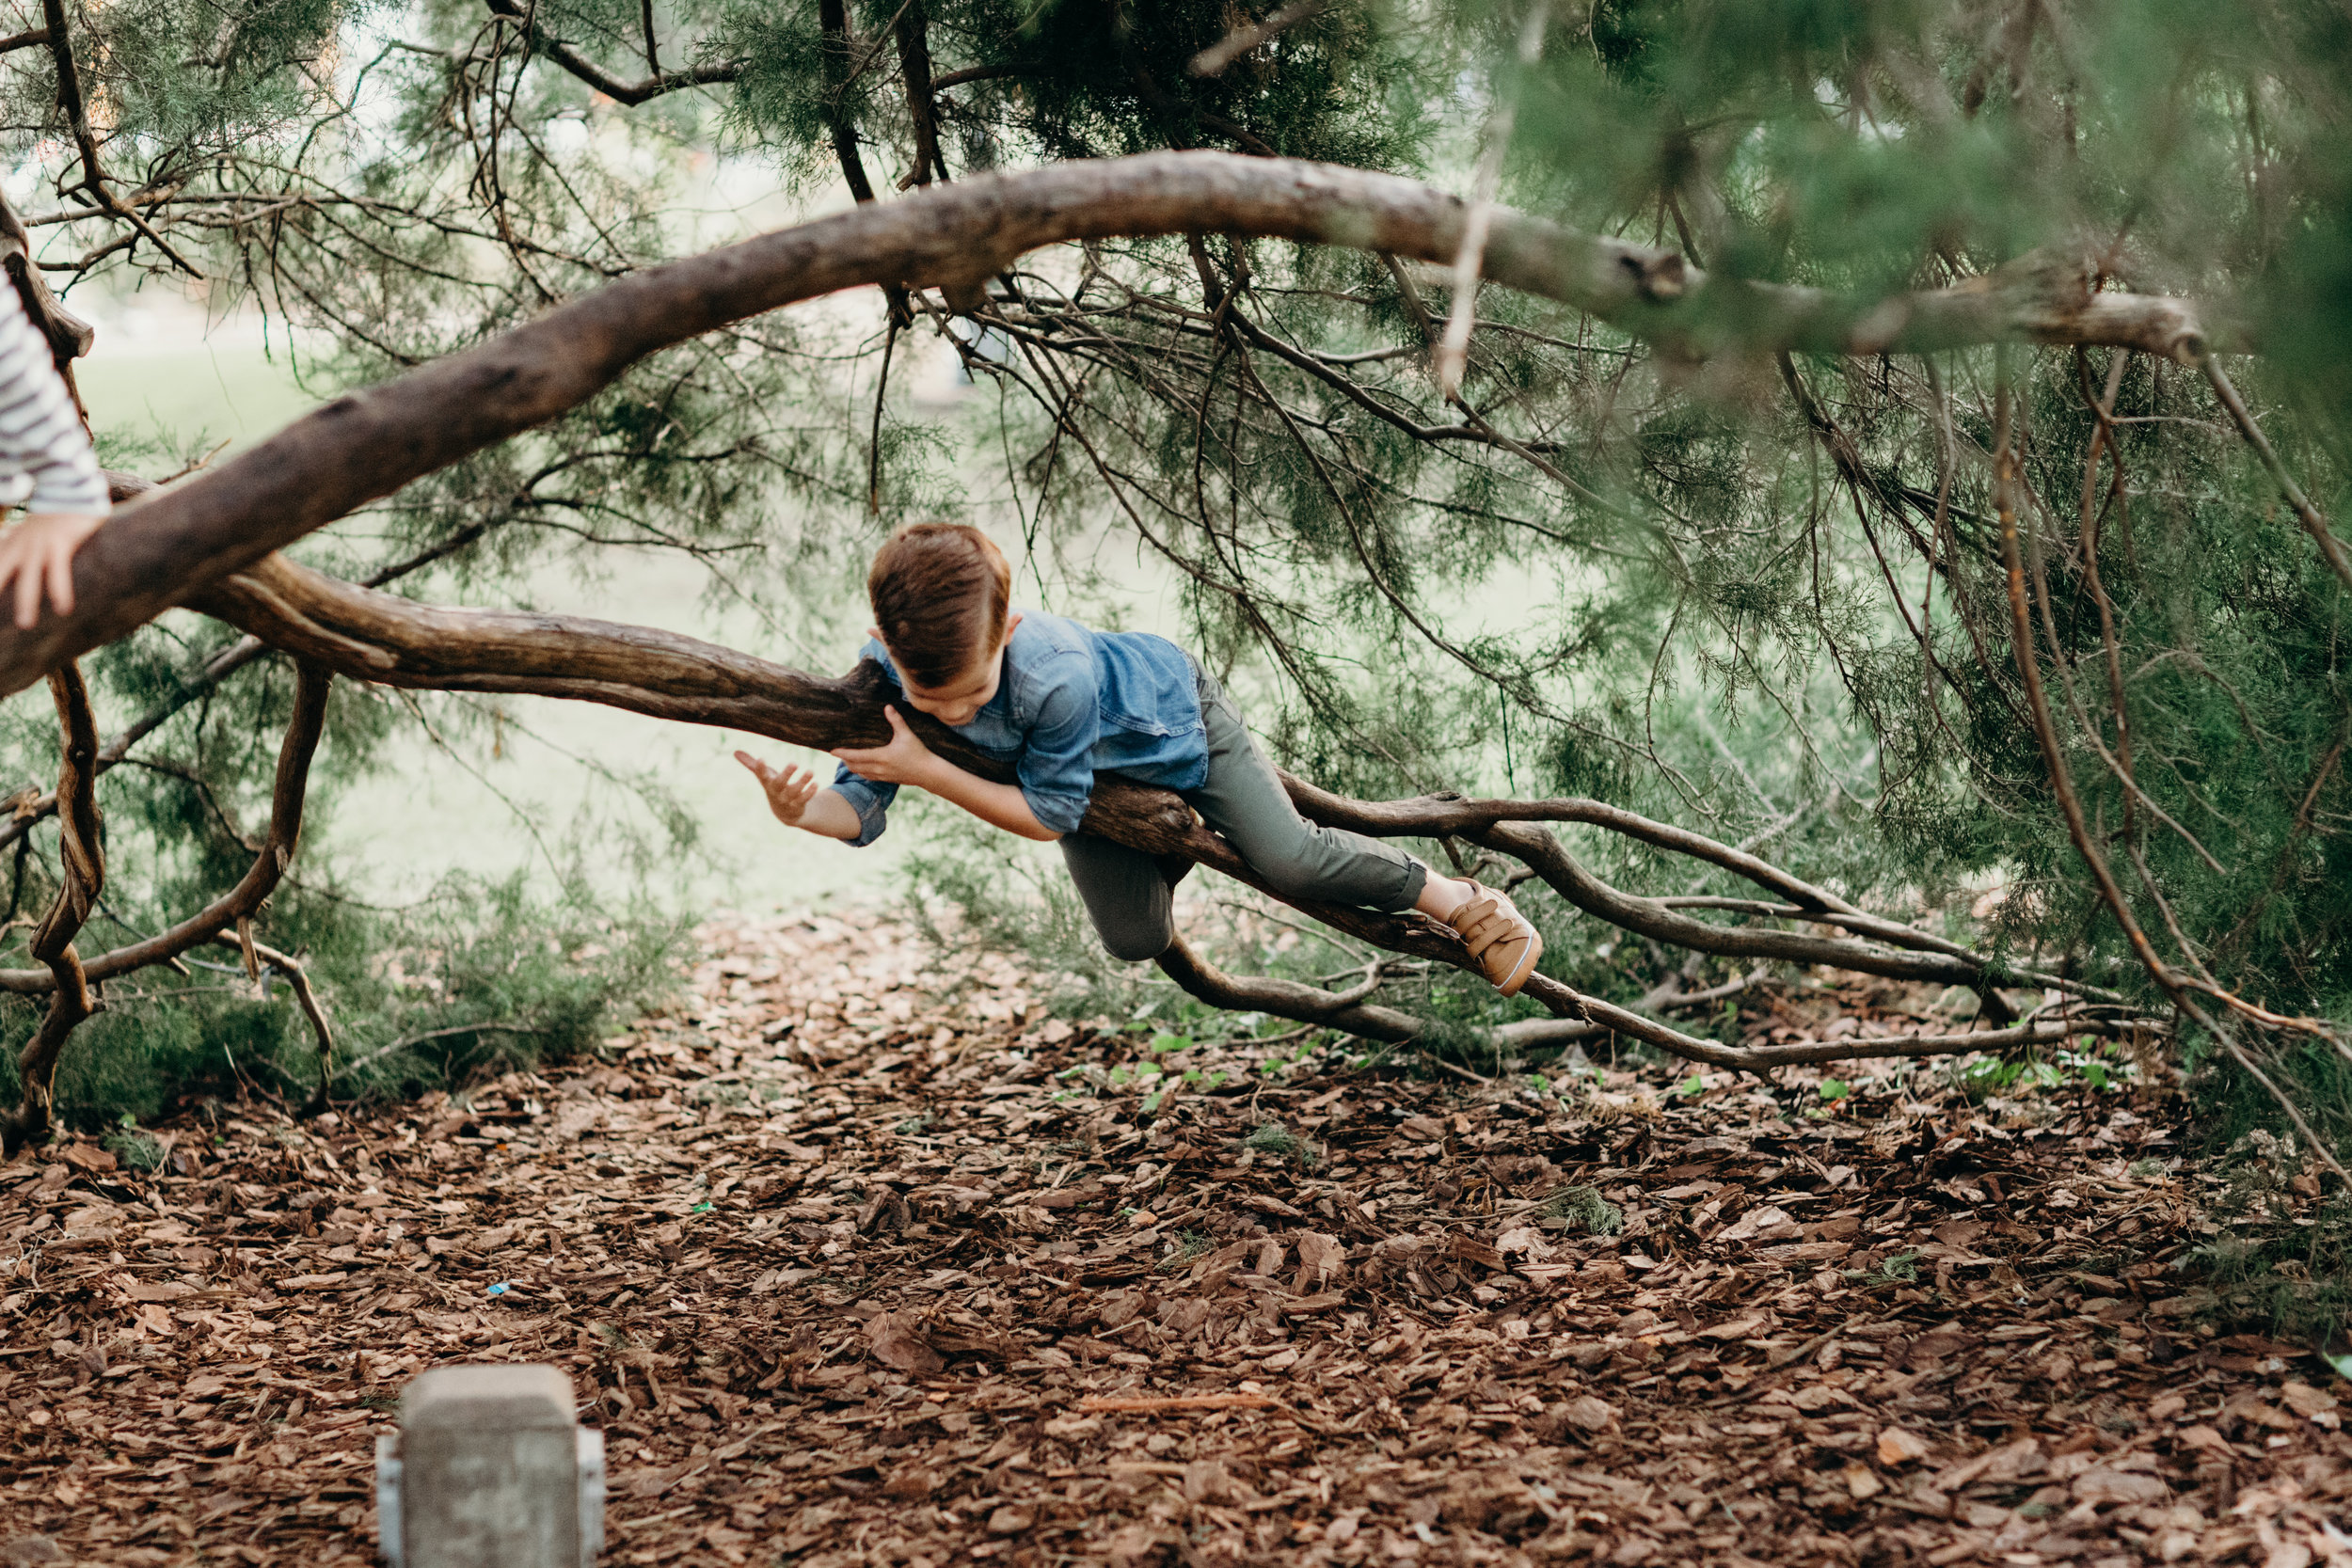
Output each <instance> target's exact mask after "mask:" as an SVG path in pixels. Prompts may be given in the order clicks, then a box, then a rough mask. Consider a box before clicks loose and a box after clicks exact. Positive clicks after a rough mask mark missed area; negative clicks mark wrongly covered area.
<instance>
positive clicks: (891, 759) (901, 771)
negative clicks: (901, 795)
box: [833, 707, 939, 784]
mask: <svg viewBox="0 0 2352 1568" xmlns="http://www.w3.org/2000/svg"><path fill="white" fill-rule="evenodd" d="M882 717H883V718H885V719H887V720H889V721H890V744H888V745H887V746H876V747H872V748H869V749H866V750H859V749H857V748H855V747H849V746H844V747H842V748H841V749H840V750H838V751H836V752H834V753H833V754H834V757H835V758H837V759H838V760H840V761H842V762H845V763H847V764H849V767H850V771H851V772H852V773H855V774H856V775H858V777H860V778H862V779H871V780H873V781H874V782H875V783H876V784H922V783H924V782H925V781H926V780H927V779H929V778H930V776H931V773H932V770H933V769H934V768H937V767H938V766H939V758H938V755H937V754H936V753H935V752H932V751H931V749H930V747H929V746H926V745H924V744H923V743H922V742H921V741H920V740H917V739H916V738H915V737H914V731H913V730H911V729H908V728H907V721H905V720H903V719H901V718H899V717H898V709H897V708H895V707H884V708H883V709H882Z"/></svg>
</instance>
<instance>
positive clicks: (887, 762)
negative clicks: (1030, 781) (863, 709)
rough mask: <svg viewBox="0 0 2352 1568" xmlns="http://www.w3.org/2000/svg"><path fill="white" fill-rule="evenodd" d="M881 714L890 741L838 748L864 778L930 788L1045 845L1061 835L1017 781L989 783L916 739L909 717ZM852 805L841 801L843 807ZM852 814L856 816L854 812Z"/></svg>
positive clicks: (996, 824)
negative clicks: (887, 723)
mask: <svg viewBox="0 0 2352 1568" xmlns="http://www.w3.org/2000/svg"><path fill="white" fill-rule="evenodd" d="M882 717H884V718H886V719H888V720H889V721H890V743H889V744H888V745H886V746H877V747H873V748H871V749H870V750H858V749H853V748H847V747H845V748H843V749H842V750H840V751H837V752H834V756H836V757H838V758H839V759H840V760H841V761H842V762H843V763H845V764H846V765H848V766H849V768H850V769H851V770H853V771H854V772H856V773H857V774H858V775H859V776H860V777H862V778H867V779H871V780H873V781H874V782H875V783H876V784H913V785H914V786H915V787H916V788H918V789H927V790H930V792H931V793H932V794H933V795H936V796H938V797H939V798H940V799H941V800H948V801H952V802H953V803H955V804H956V805H959V806H961V807H962V808H963V809H964V810H966V811H968V812H970V813H971V814H972V815H973V816H977V817H978V818H979V819H980V820H981V821H983V822H985V823H987V824H988V825H989V826H990V827H992V828H1002V829H1004V830H1005V832H1009V833H1018V834H1020V835H1021V836H1022V837H1023V838H1030V839H1035V840H1037V841H1038V842H1039V843H1041V844H1051V843H1052V842H1053V841H1054V840H1056V839H1057V838H1059V837H1061V834H1059V833H1057V832H1055V831H1054V830H1053V829H1051V828H1049V827H1047V826H1045V824H1044V823H1042V822H1040V821H1039V820H1038V819H1037V814H1036V813H1035V812H1033V811H1031V810H1030V809H1029V802H1028V800H1027V799H1026V798H1025V797H1024V796H1023V795H1022V793H1021V790H1020V788H1019V787H1018V786H1017V785H1014V784H991V783H989V782H988V781H987V780H986V779H983V778H981V777H979V776H978V775H977V774H974V773H967V772H965V771H964V770H963V769H962V768H958V767H957V766H956V765H955V764H954V763H952V762H949V761H948V760H947V759H946V758H945V757H943V756H941V755H940V754H939V753H938V752H934V751H932V750H931V749H930V747H929V746H926V745H924V744H923V743H922V742H921V741H920V740H918V739H916V738H915V736H914V731H913V730H910V729H908V728H907V723H906V721H905V720H903V719H901V718H899V717H898V709H897V708H895V707H884V708H883V709H882ZM848 803H849V802H847V801H846V800H845V801H843V802H842V804H843V805H844V806H847V805H848ZM851 816H853V817H854V816H855V813H854V812H852V813H851ZM840 836H842V837H844V838H853V837H855V836H856V828H855V826H854V824H852V827H851V830H850V832H848V833H844V834H842V835H840Z"/></svg>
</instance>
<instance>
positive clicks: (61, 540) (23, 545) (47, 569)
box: [0, 512, 106, 631]
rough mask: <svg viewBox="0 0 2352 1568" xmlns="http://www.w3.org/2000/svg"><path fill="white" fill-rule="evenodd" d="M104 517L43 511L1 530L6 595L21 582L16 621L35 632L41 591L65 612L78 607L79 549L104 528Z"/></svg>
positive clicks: (1, 580) (0, 574)
mask: <svg viewBox="0 0 2352 1568" xmlns="http://www.w3.org/2000/svg"><path fill="white" fill-rule="evenodd" d="M105 520H106V519H105V518H103V517H93V516H90V515H87V514H78V513H70V512H43V513H40V514H37V515H33V516H30V517H27V518H25V519H24V521H23V522H21V523H19V524H17V525H16V527H14V528H12V529H10V530H8V532H6V533H0V594H7V592H8V584H9V583H10V582H11V581H13V582H14V583H15V584H16V624H17V625H18V626H22V627H24V629H25V630H27V631H30V630H31V629H32V628H33V626H34V625H35V624H36V623H37V622H39V621H40V592H41V589H42V588H43V587H44V586H46V587H47V588H48V590H49V599H50V602H51V603H52V604H55V605H56V607H57V613H58V614H60V615H65V614H70V613H72V610H73V553H74V552H75V551H76V550H78V549H80V548H81V547H82V544H83V542H84V541H85V540H87V539H88V538H89V536H90V535H91V534H93V533H96V532H97V531H98V526H99V525H100V524H101V523H103V522H104V521H105Z"/></svg>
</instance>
